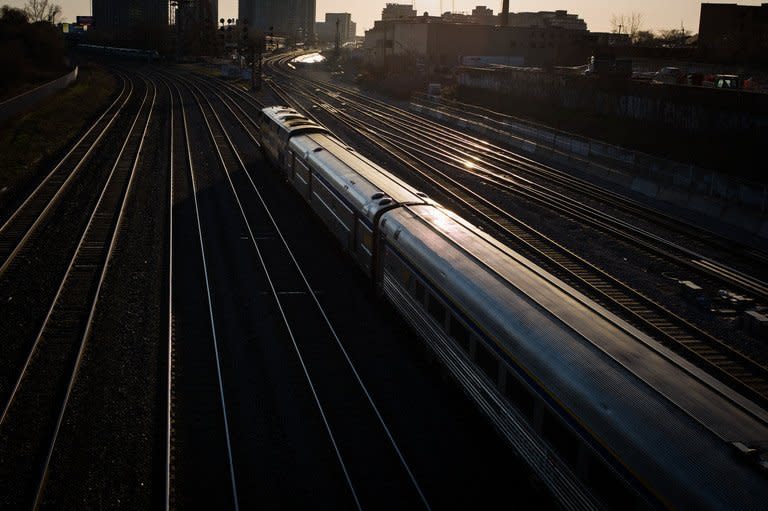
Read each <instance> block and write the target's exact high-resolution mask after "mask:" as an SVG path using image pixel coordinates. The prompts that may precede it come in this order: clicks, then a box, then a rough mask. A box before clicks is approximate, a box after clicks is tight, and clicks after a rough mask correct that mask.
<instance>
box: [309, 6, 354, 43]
mask: <svg viewBox="0 0 768 511" xmlns="http://www.w3.org/2000/svg"><path fill="white" fill-rule="evenodd" d="M337 23H338V32H339V43H341V44H343V43H346V42H347V41H351V40H353V39H354V38H355V35H356V32H357V24H356V23H355V22H354V21H352V15H351V14H349V13H348V12H338V13H336V12H328V13H326V14H325V21H318V22H317V23H315V35H317V40H318V41H320V42H322V43H332V42H334V41H336V27H337V25H336V24H337Z"/></svg>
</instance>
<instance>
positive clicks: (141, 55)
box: [77, 44, 160, 62]
mask: <svg viewBox="0 0 768 511" xmlns="http://www.w3.org/2000/svg"><path fill="white" fill-rule="evenodd" d="M77 47H78V49H80V50H81V51H85V52H88V53H95V54H98V55H107V56H111V57H120V58H126V59H139V60H145V61H152V62H155V61H158V60H160V53H158V51H157V50H142V49H138V48H118V47H114V46H101V45H97V44H79V45H78V46H77Z"/></svg>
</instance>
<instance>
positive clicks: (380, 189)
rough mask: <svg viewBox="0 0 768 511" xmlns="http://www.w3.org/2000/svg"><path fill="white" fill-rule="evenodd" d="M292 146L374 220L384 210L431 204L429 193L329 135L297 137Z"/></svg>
mask: <svg viewBox="0 0 768 511" xmlns="http://www.w3.org/2000/svg"><path fill="white" fill-rule="evenodd" d="M290 147H291V148H292V149H293V150H294V151H295V152H297V153H299V156H300V157H302V159H304V160H305V161H307V162H311V165H312V166H313V168H314V169H315V170H316V171H320V172H322V174H323V176H325V178H326V179H327V180H329V181H332V183H333V184H334V185H335V186H336V187H337V189H339V191H341V190H343V194H344V195H345V196H347V198H348V199H349V200H351V201H352V202H353V206H354V207H355V209H356V210H357V211H360V212H362V213H363V214H365V215H366V216H367V218H368V219H369V221H372V220H373V217H374V216H375V214H376V212H377V211H378V210H379V209H380V208H382V207H390V206H392V205H394V204H428V203H432V201H431V200H430V199H429V198H428V197H427V195H426V194H424V193H423V192H420V191H419V190H417V189H415V188H413V187H412V186H410V185H409V184H408V183H406V182H404V181H402V180H401V179H399V178H397V177H396V176H395V175H393V174H392V173H390V172H389V171H387V170H385V169H384V168H382V167H380V166H379V165H377V164H376V163H374V162H372V161H371V160H369V159H367V158H365V157H364V156H362V155H361V154H360V153H358V152H357V151H355V150H354V149H352V148H351V147H349V146H347V145H346V144H344V143H343V142H342V141H340V140H339V139H337V138H336V137H334V136H332V135H330V134H328V133H309V134H302V135H301V136H297V137H293V138H292V139H291V142H290Z"/></svg>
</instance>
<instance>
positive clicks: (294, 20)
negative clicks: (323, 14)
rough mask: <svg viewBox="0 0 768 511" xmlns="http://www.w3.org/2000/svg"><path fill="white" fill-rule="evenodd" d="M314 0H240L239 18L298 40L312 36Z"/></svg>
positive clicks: (258, 27)
mask: <svg viewBox="0 0 768 511" xmlns="http://www.w3.org/2000/svg"><path fill="white" fill-rule="evenodd" d="M315 11H316V0H239V5H238V18H239V19H240V21H241V22H242V21H247V22H248V24H249V26H250V27H251V28H252V29H255V30H258V31H261V32H264V33H267V32H270V31H271V32H273V33H274V35H277V36H284V37H288V38H291V39H294V40H297V41H305V40H311V39H313V38H314V30H315Z"/></svg>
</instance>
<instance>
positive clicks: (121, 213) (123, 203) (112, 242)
mask: <svg viewBox="0 0 768 511" xmlns="http://www.w3.org/2000/svg"><path fill="white" fill-rule="evenodd" d="M152 89H153V92H152V101H151V104H150V107H149V112H148V113H147V122H146V124H145V125H144V127H143V130H142V133H141V138H140V140H139V144H138V148H137V150H136V155H135V157H134V158H133V164H132V165H131V170H130V176H129V178H128V184H127V185H126V186H125V189H124V191H123V193H122V195H121V199H120V200H119V210H118V216H117V221H116V222H115V226H114V230H113V231H112V235H111V237H110V239H109V247H108V248H107V254H106V256H105V258H104V263H103V266H102V268H101V272H100V273H99V280H98V284H97V285H96V290H95V292H94V294H93V296H94V298H93V302H92V304H91V306H90V310H89V312H88V319H87V320H86V326H85V332H84V333H83V336H82V338H81V341H80V347H79V349H78V352H77V358H76V361H75V366H74V369H73V371H72V375H71V377H70V379H69V382H68V384H67V391H66V394H65V396H64V400H63V401H62V404H61V409H60V411H59V414H58V417H57V419H56V426H55V429H54V433H53V438H52V439H51V444H50V448H49V449H48V452H47V454H46V458H45V462H44V465H43V472H42V476H41V478H40V482H39V483H38V486H37V491H36V494H35V503H34V505H33V509H35V510H37V509H39V508H40V505H41V504H42V498H43V493H44V490H45V485H46V483H47V481H48V474H49V467H50V463H51V459H52V458H53V452H54V449H55V448H56V442H57V440H58V436H59V431H60V430H61V425H62V423H63V422H64V415H65V413H66V411H67V406H68V404H69V399H70V396H71V395H72V392H73V391H74V388H75V382H76V381H77V377H78V375H79V372H80V367H81V365H82V361H83V356H84V354H85V350H86V347H87V344H88V339H89V338H90V336H91V332H92V331H93V323H94V317H95V315H96V307H97V306H98V303H99V296H100V295H101V288H102V286H103V284H104V280H105V278H106V276H107V273H108V270H109V265H110V261H111V260H112V256H113V255H114V253H115V247H116V246H117V241H118V238H119V235H120V231H121V228H122V225H123V221H124V219H125V212H126V211H127V206H128V197H129V196H130V194H131V191H132V190H133V184H134V181H135V177H136V170H137V169H138V167H139V160H140V159H141V152H142V149H143V148H144V141H145V140H146V137H147V133H148V132H149V125H150V123H151V122H152V114H153V112H154V109H155V103H156V100H157V86H156V84H155V83H154V82H152ZM147 93H149V90H147ZM134 125H135V123H134ZM131 131H133V130H131ZM105 191H106V188H105ZM103 198H104V196H102V199H103ZM99 203H100V204H101V199H100V200H99ZM97 210H98V206H97V208H96V210H94V212H95V211H97Z"/></svg>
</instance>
